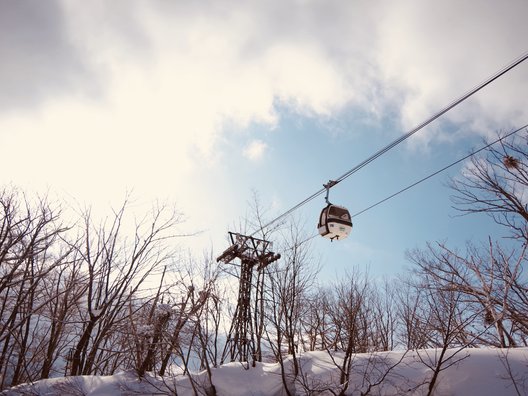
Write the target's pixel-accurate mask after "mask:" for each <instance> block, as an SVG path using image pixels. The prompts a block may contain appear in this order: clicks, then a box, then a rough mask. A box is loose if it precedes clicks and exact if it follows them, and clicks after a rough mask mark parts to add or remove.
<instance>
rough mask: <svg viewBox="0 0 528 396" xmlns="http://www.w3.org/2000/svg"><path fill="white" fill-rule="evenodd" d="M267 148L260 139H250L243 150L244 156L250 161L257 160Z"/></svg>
mask: <svg viewBox="0 0 528 396" xmlns="http://www.w3.org/2000/svg"><path fill="white" fill-rule="evenodd" d="M267 149H268V145H267V144H266V143H265V142H263V141H262V140H258V139H257V140H253V141H251V142H250V143H249V144H248V145H247V146H246V148H245V149H244V151H243V154H244V157H246V158H247V159H249V160H251V161H259V160H261V159H262V157H263V156H264V153H265V152H266V150H267Z"/></svg>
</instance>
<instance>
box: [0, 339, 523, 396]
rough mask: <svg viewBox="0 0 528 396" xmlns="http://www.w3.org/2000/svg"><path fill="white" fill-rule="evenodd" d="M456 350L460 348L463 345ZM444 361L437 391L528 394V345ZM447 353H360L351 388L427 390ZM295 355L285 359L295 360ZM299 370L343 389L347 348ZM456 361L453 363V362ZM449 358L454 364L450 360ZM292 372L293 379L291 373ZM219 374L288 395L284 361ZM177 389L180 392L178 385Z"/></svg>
mask: <svg viewBox="0 0 528 396" xmlns="http://www.w3.org/2000/svg"><path fill="white" fill-rule="evenodd" d="M456 352H457V353H456ZM454 353H456V355H454V356H453V357H452V358H451V359H449V360H447V361H446V362H445V364H444V365H443V366H442V367H444V368H445V369H444V370H442V371H441V372H440V374H439V377H438V381H437V386H436V387H435V388H434V393H433V394H434V395H452V396H456V395H460V396H466V395H479V396H496V395H526V394H528V348H516V349H509V350H500V349H489V348H487V349H465V350H462V351H458V350H456V349H451V350H448V351H447V354H446V356H447V357H448V358H449V357H450V356H452V355H453V354H454ZM439 355H440V351H439V350H421V351H409V352H402V351H397V352H385V353H374V354H358V355H355V356H353V360H352V366H351V367H352V369H351V378H350V382H349V386H348V389H347V391H346V394H349V395H361V394H365V392H367V391H368V390H369V386H370V393H368V394H371V395H402V394H409V395H426V394H427V391H428V386H429V385H428V382H429V380H430V379H431V377H432V374H433V371H432V369H431V368H434V367H435V364H436V363H437V361H438V357H439ZM291 363H292V361H291V359H290V360H287V361H286V362H285V365H286V366H287V367H288V368H291V366H292V365H291ZM299 363H300V365H299V367H300V371H299V374H298V376H297V378H296V380H295V381H294V382H292V381H290V382H289V384H288V387H289V389H290V391H291V392H292V393H293V394H296V395H308V394H328V395H331V394H337V393H339V391H340V389H341V388H340V387H339V378H340V370H339V369H338V367H337V366H339V365H340V364H342V355H339V354H336V355H334V356H330V355H329V354H328V353H326V352H308V353H304V354H302V355H301V357H300V358H299ZM452 363H454V364H452ZM448 366H449V367H448ZM287 378H289V379H291V378H292V377H291V371H290V375H287ZM212 379H213V383H214V386H215V388H216V392H217V394H218V395H229V396H236V395H283V394H286V393H285V392H284V386H283V383H282V381H281V370H280V365H279V364H277V363H275V364H272V363H262V364H257V365H256V367H254V368H249V369H245V368H244V366H242V365H241V364H240V363H229V364H225V365H223V366H221V367H219V368H217V369H213V372H212ZM193 381H194V388H195V391H196V392H197V393H198V394H205V390H206V388H207V386H206V384H207V383H208V381H207V375H206V373H205V372H202V373H197V374H194V375H193ZM175 391H176V392H175ZM176 393H177V394H178V395H192V394H194V391H193V387H192V386H191V382H190V380H189V377H187V376H182V375H178V376H174V377H165V378H163V379H160V378H155V377H153V376H148V377H147V378H145V379H144V380H142V381H139V380H138V379H137V378H136V376H135V375H134V373H133V372H128V373H125V372H122V373H118V374H116V375H113V376H106V377H95V376H83V377H70V378H55V379H49V380H43V381H39V382H37V383H35V384H31V385H22V386H19V387H17V388H16V389H12V390H9V391H5V392H4V393H2V394H6V395H20V394H26V395H27V394H33V395H57V394H60V395H90V396H102V395H131V394H136V395H137V394H145V395H150V394H176Z"/></svg>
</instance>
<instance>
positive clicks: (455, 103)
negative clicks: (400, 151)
mask: <svg viewBox="0 0 528 396" xmlns="http://www.w3.org/2000/svg"><path fill="white" fill-rule="evenodd" d="M526 59H528V52H526V53H524V54H523V55H521V56H520V57H518V58H517V59H515V60H514V61H512V62H511V63H509V64H508V65H507V66H505V67H503V68H502V69H500V70H499V71H497V72H496V73H495V74H493V75H492V76H491V77H489V78H488V79H486V80H485V81H483V82H482V83H480V84H479V85H477V86H475V87H474V88H472V89H471V90H469V91H467V92H466V93H465V94H463V95H462V96H461V97H460V98H458V99H455V100H453V101H452V102H451V103H450V104H448V105H447V106H446V107H444V108H443V109H441V110H440V111H438V112H437V113H435V114H434V115H433V116H431V117H429V118H428V119H427V120H425V121H424V122H422V123H421V124H419V125H418V126H416V127H415V128H413V129H411V130H410V131H409V132H407V133H405V134H404V135H402V136H400V137H399V138H398V139H396V140H394V141H393V142H391V143H389V144H388V145H387V146H385V147H383V148H382V149H380V150H379V151H377V152H376V153H374V154H373V155H371V156H370V157H368V158H367V159H365V160H364V161H362V162H360V163H359V164H358V165H356V166H355V167H353V168H352V169H350V170H348V171H347V172H345V173H344V174H342V175H341V176H339V177H338V178H337V179H335V180H333V181H332V183H329V184H328V185H327V186H328V187H324V188H322V189H320V190H318V191H317V192H315V193H314V194H312V195H310V196H309V197H308V198H306V199H304V200H303V201H301V202H299V203H298V204H297V205H295V206H293V207H292V208H290V209H288V210H287V211H286V212H284V213H282V214H281V215H279V216H277V217H276V218H275V219H273V220H271V221H270V222H268V223H266V224H265V225H263V226H261V227H259V228H258V229H257V230H255V231H254V232H253V233H252V234H251V235H250V236H254V235H255V234H256V233H257V232H260V231H262V230H264V229H266V228H268V227H269V226H271V225H272V224H275V223H276V222H277V221H279V220H281V219H283V218H285V217H286V216H288V215H289V214H291V213H292V212H294V211H295V210H297V209H299V208H300V207H301V206H303V205H305V204H307V203H308V202H310V201H311V200H313V199H314V198H316V197H318V196H319V195H321V194H323V193H324V192H326V191H327V188H328V190H329V189H330V188H332V187H333V186H335V185H336V184H338V183H339V182H341V181H343V180H345V179H346V178H348V177H349V176H351V175H352V174H354V173H356V172H357V171H359V170H360V169H362V168H363V167H365V166H366V165H368V164H370V163H371V162H372V161H374V160H376V159H378V158H379V157H381V156H382V155H383V154H385V153H387V152H388V151H389V150H391V149H393V148H394V147H396V146H397V145H399V144H400V143H402V142H403V141H405V140H407V139H408V138H410V137H411V136H412V135H414V134H415V133H416V132H418V131H420V130H421V129H423V128H424V127H426V126H427V125H429V124H430V123H432V122H433V121H435V120H436V119H438V118H440V117H441V116H442V115H444V114H445V113H447V112H448V111H450V110H452V109H453V108H454V107H456V106H458V105H459V104H460V103H462V102H464V101H465V100H466V99H468V98H469V97H471V96H473V95H474V94H476V93H477V92H479V91H480V90H482V89H483V88H484V87H486V86H488V85H489V84H491V83H492V82H494V81H495V80H497V79H498V78H499V77H501V76H503V75H504V74H506V73H507V72H509V71H510V70H512V69H513V68H514V67H516V66H518V65H519V64H521V63H522V62H524V61H525V60H526Z"/></svg>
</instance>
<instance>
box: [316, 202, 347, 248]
mask: <svg viewBox="0 0 528 396" xmlns="http://www.w3.org/2000/svg"><path fill="white" fill-rule="evenodd" d="M317 228H318V229H319V234H321V236H324V237H325V238H328V239H330V240H334V239H337V240H339V239H345V238H346V237H347V236H348V234H350V231H351V230H352V219H351V218H350V213H349V212H348V210H347V209H346V208H344V207H342V206H338V205H332V204H329V205H328V206H327V207H326V208H324V209H323V210H322V211H321V215H320V216H319V224H318V225H317Z"/></svg>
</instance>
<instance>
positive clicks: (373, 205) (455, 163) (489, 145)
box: [298, 124, 528, 245]
mask: <svg viewBox="0 0 528 396" xmlns="http://www.w3.org/2000/svg"><path fill="white" fill-rule="evenodd" d="M526 128H528V124H526V125H523V126H522V127H520V128H517V129H515V130H513V131H512V132H510V133H507V134H506V135H504V136H501V137H499V138H498V139H495V140H494V141H492V142H491V143H488V144H487V145H485V146H482V147H481V148H479V149H477V150H474V151H472V152H471V153H469V154H468V155H466V156H464V157H462V158H460V159H458V160H456V161H454V162H452V163H450V164H449V165H446V166H444V167H443V168H441V169H438V170H437V171H435V172H433V173H431V174H429V175H428V176H425V177H423V178H422V179H420V180H417V181H415V182H414V183H412V184H409V185H408V186H407V187H404V188H402V189H401V190H399V191H397V192H395V193H394V194H391V195H389V196H388V197H385V198H383V199H382V200H380V201H378V202H376V203H375V204H372V205H370V206H368V207H367V208H365V209H363V210H360V211H359V212H357V213H355V214H354V215H352V217H353V218H355V217H357V216H359V215H361V214H363V213H365V212H368V211H369V210H371V209H373V208H375V207H376V206H378V205H380V204H382V203H384V202H386V201H388V200H389V199H392V198H394V197H396V196H397V195H400V194H401V193H404V192H405V191H407V190H410V189H411V188H413V187H416V186H417V185H418V184H420V183H423V182H424V181H426V180H429V179H430V178H432V177H433V176H436V175H438V174H439V173H442V172H443V171H445V170H447V169H449V168H451V167H453V166H455V165H457V164H459V163H461V162H462V161H465V160H467V159H468V158H470V157H472V156H474V155H476V154H478V153H480V152H481V151H484V150H486V149H487V148H489V147H491V146H493V145H495V144H497V143H498V142H500V141H502V140H504V139H507V138H509V137H510V136H512V135H515V134H516V133H518V132H520V131H522V130H523V129H526ZM318 235H319V234H318V233H316V234H313V235H312V236H310V237H308V238H306V239H305V240H303V241H301V242H299V243H298V245H302V244H303V243H306V242H308V241H310V240H311V239H313V238H315V237H316V236H318Z"/></svg>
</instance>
